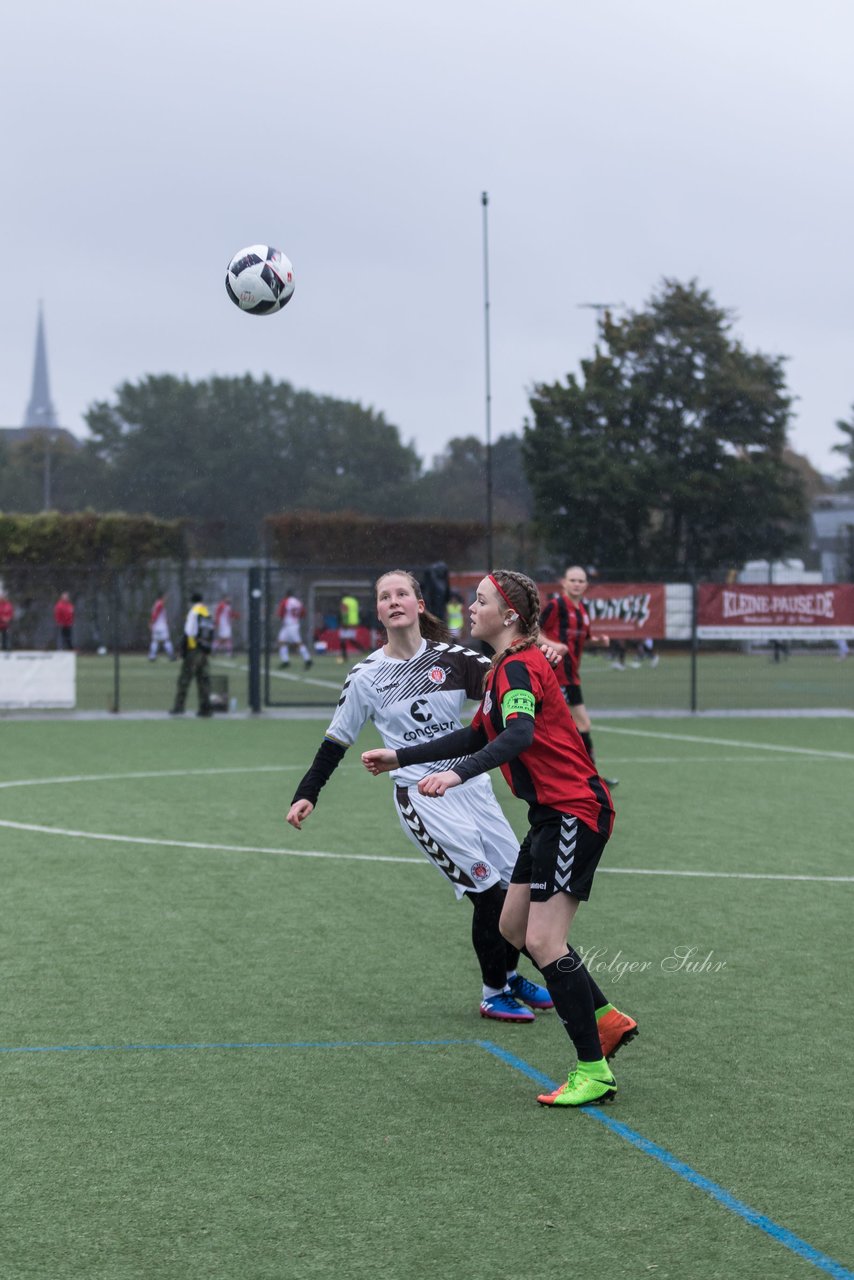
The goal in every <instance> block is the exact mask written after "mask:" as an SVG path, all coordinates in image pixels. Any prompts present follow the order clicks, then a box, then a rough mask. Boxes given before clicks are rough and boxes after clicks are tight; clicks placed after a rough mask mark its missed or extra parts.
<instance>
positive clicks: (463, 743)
mask: <svg viewBox="0 0 854 1280" xmlns="http://www.w3.org/2000/svg"><path fill="white" fill-rule="evenodd" d="M485 742H486V734H481V733H479V732H478V731H476V730H474V729H472V728H471V726H470V725H469V726H466V727H464V728H462V729H455V730H454V732H453V733H445V734H443V735H442V736H441V737H440V738H429V739H428V740H427V742H419V743H418V745H417V746H415V747H400V748H399V749H398V750H397V751H391V750H389V749H388V748H385V747H374V748H373V749H372V750H371V751H363V752H362V764H363V765H364V766H365V768H366V769H367V771H368V773H373V774H374V775H375V776H376V775H377V774H380V773H388V772H389V770H390V769H399V768H403V767H404V766H405V765H408V764H430V762H431V761H432V760H449V759H451V758H452V757H454V756H467V755H470V754H471V752H472V751H476V750H477V748H478V747H480V746H482V745H483V744H484V743H485Z"/></svg>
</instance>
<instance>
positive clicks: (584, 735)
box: [581, 733, 596, 764]
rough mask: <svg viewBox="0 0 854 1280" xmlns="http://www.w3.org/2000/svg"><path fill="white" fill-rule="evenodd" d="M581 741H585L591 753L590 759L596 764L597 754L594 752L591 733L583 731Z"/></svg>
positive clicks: (588, 751)
mask: <svg viewBox="0 0 854 1280" xmlns="http://www.w3.org/2000/svg"><path fill="white" fill-rule="evenodd" d="M581 741H582V742H583V743H584V745H585V747H586V748H587V754H588V755H589V757H590V759H591V760H592V761H593V763H594V764H595V763H596V757H595V756H594V754H593V739H592V738H591V736H590V734H589V733H582V735H581Z"/></svg>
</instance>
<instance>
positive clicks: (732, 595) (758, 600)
mask: <svg viewBox="0 0 854 1280" xmlns="http://www.w3.org/2000/svg"><path fill="white" fill-rule="evenodd" d="M697 634H698V635H699V637H700V639H701V640H738V639H739V638H741V639H744V640H746V639H750V638H754V639H756V638H758V637H759V636H764V637H766V638H767V639H770V640H774V639H777V640H785V639H812V640H841V639H851V638H854V585H843V586H839V585H832V584H822V583H819V584H812V583H810V584H805V585H798V584H797V583H794V584H791V585H789V584H787V585H785V586H776V585H774V586H772V585H770V584H769V585H768V586H764V585H763V586H754V585H749V586H748V585H747V584H742V583H734V584H733V585H732V586H718V585H717V584H713V583H703V584H702V585H701V586H700V588H699V597H698V606H697Z"/></svg>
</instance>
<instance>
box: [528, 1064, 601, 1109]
mask: <svg viewBox="0 0 854 1280" xmlns="http://www.w3.org/2000/svg"><path fill="white" fill-rule="evenodd" d="M608 1077H609V1078H608V1079H607V1080H605V1079H596V1078H595V1077H594V1076H588V1075H586V1074H585V1073H584V1072H583V1071H579V1070H578V1069H576V1070H575V1071H570V1073H569V1078H568V1079H567V1082H566V1084H562V1085H561V1086H560V1088H559V1089H555V1091H554V1093H541V1094H540V1095H539V1097H538V1098H537V1102H539V1104H540V1106H542V1107H589V1106H600V1105H601V1104H602V1103H606V1102H610V1101H611V1100H612V1098H613V1097H614V1095H615V1094H616V1092H617V1082H616V1080H615V1079H614V1077H613V1076H612V1075H611V1074H610V1072H609V1073H608Z"/></svg>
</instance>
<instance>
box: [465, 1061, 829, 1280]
mask: <svg viewBox="0 0 854 1280" xmlns="http://www.w3.org/2000/svg"><path fill="white" fill-rule="evenodd" d="M478 1043H479V1044H480V1046H481V1048H483V1049H486V1051H487V1053H491V1054H492V1055H493V1057H495V1058H498V1059H499V1060H500V1061H501V1062H506V1063H507V1065H508V1066H510V1067H513V1069H514V1070H515V1071H521V1072H522V1074H523V1075H526V1076H528V1077H529V1079H531V1080H535V1081H536V1082H537V1084H541V1085H545V1086H546V1088H547V1089H548V1090H549V1091H551V1090H552V1089H556V1088H557V1081H556V1080H552V1079H550V1077H549V1076H546V1075H544V1074H543V1072H542V1071H538V1070H537V1068H536V1067H532V1066H531V1065H530V1064H529V1063H527V1062H523V1060H522V1059H521V1058H517V1057H516V1056H515V1054H512V1053H508V1052H507V1050H506V1049H502V1048H501V1047H500V1046H499V1045H497V1044H493V1043H492V1041H491V1040H480V1041H479V1042H478ZM578 1110H579V1111H581V1112H583V1113H584V1115H586V1116H589V1117H590V1119H591V1120H598V1121H599V1123H600V1124H603V1125H604V1126H605V1127H606V1129H610V1130H611V1132H612V1133H616V1134H617V1135H618V1137H620V1138H625V1140H626V1142H630V1143H631V1144H632V1146H633V1147H637V1149H638V1151H642V1152H643V1153H644V1155H647V1156H652V1158H653V1159H654V1160H658V1161H659V1162H660V1163H661V1164H663V1165H664V1166H665V1168H666V1169H669V1170H670V1171H671V1173H675V1174H678V1176H679V1177H680V1178H684V1179H685V1181H686V1182H689V1183H690V1184H691V1186H693V1187H699V1189H700V1190H701V1191H705V1192H706V1194H707V1195H710V1196H711V1197H712V1198H713V1199H714V1200H717V1202H718V1204H722V1205H723V1207H724V1208H725V1209H729V1210H730V1212H731V1213H735V1214H737V1215H738V1216H739V1217H740V1218H743V1219H744V1220H745V1222H749V1223H750V1225H751V1226H753V1227H758V1228H759V1229H760V1231H764V1232H765V1234H766V1235H768V1236H770V1237H771V1239H772V1240H774V1241H776V1243H777V1244H781V1245H783V1246H784V1248H786V1249H790V1250H791V1252H792V1253H796V1254H797V1255H798V1257H799V1258H803V1259H805V1261H807V1262H811V1263H812V1264H813V1266H815V1267H820V1268H821V1270H822V1271H825V1272H826V1273H827V1274H828V1275H830V1276H834V1277H835V1280H854V1271H849V1270H848V1268H847V1267H844V1266H843V1265H842V1263H841V1262H837V1261H836V1259H835V1258H831V1257H829V1256H828V1255H827V1254H826V1253H822V1252H821V1250H820V1249H814V1248H813V1246H812V1245H811V1244H807V1242H806V1240H801V1238H800V1236H796V1235H795V1234H794V1232H792V1231H788V1230H787V1229H786V1228H785V1227H781V1226H779V1225H778V1224H777V1223H776V1222H772V1221H771V1219H770V1218H766V1217H765V1215H764V1214H762V1213H758V1212H757V1211H756V1210H755V1209H751V1207H750V1205H748V1204H744V1203H743V1202H742V1201H741V1200H737V1199H736V1198H735V1196H733V1195H731V1194H730V1193H729V1191H725V1190H724V1188H723V1187H719V1186H718V1184H717V1183H716V1182H712V1181H711V1179H710V1178H704V1177H703V1175H702V1174H701V1173H697V1172H696V1170H694V1169H692V1168H691V1166H690V1165H687V1164H685V1163H684V1162H683V1161H682V1160H678V1159H677V1158H676V1156H672V1155H671V1154H670V1152H669V1151H665V1149H664V1148H663V1147H659V1146H658V1145H657V1144H656V1143H654V1142H650V1141H649V1139H648V1138H644V1137H643V1136H642V1135H641V1134H639V1133H635V1131H634V1129H630V1128H629V1126H628V1125H626V1124H622V1123H621V1122H620V1121H619V1120H614V1119H612V1117H611V1116H609V1115H607V1114H606V1113H605V1112H603V1111H602V1110H601V1109H600V1108H599V1107H579V1108H578Z"/></svg>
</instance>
